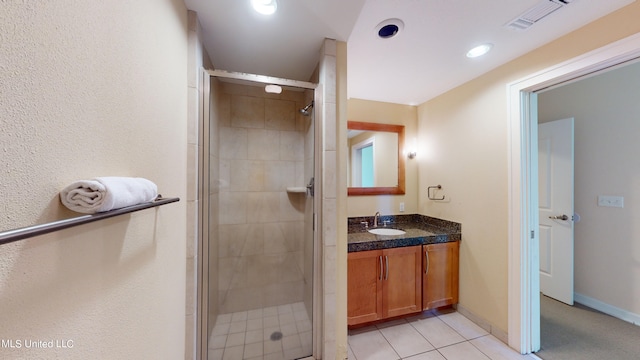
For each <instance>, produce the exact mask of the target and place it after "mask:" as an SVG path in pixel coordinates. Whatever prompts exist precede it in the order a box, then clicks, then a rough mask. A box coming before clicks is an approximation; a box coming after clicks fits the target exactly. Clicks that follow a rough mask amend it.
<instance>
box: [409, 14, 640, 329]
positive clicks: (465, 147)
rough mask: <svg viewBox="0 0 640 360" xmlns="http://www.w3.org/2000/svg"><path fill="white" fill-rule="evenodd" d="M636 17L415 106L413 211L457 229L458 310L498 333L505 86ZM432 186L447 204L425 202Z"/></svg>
mask: <svg viewBox="0 0 640 360" xmlns="http://www.w3.org/2000/svg"><path fill="white" fill-rule="evenodd" d="M638 16H640V2H634V3H633V4H631V5H629V6H626V7H625V8H622V9H621V10H619V11H616V12H614V13H612V14H610V15H608V16H605V17H603V18H601V19H600V20H597V21H595V22H593V23H591V24H589V25H587V26H585V27H583V28H581V29H579V30H577V31H574V32H572V33H570V34H568V35H566V36H564V37H562V38H560V39H558V40H556V41H553V42H551V43H549V44H547V45H545V46H543V47H541V48H539V49H537V50H535V51H533V52H531V53H529V54H527V55H525V56H523V57H521V58H518V59H516V60H514V61H512V62H510V63H508V64H506V65H504V66H501V67H499V68H497V69H495V70H493V71H491V72H489V73H487V74H485V75H483V76H481V77H479V78H477V79H475V80H473V81H470V82H468V83H466V84H464V85H462V86H460V87H457V88H455V89H453V90H451V91H449V92H447V93H445V94H443V95H441V96H438V97H437V98H435V99H433V100H430V101H428V102H426V103H424V104H421V105H420V106H419V107H418V137H419V139H420V142H419V143H420V145H419V148H418V157H417V158H416V159H417V160H418V162H419V169H420V170H419V187H418V188H419V190H418V194H419V199H420V201H419V212H420V213H421V214H424V215H429V216H433V217H438V218H443V219H447V220H452V221H456V222H460V223H462V243H461V249H460V304H461V305H462V306H463V307H465V308H466V309H467V310H469V311H471V312H472V313H474V314H476V315H478V316H480V317H481V318H483V319H484V320H486V321H488V322H489V323H490V324H492V325H493V327H495V328H496V330H497V331H506V330H507V264H508V254H507V248H508V243H507V241H508V238H507V217H508V212H507V210H508V209H507V102H506V95H507V91H506V86H507V84H509V83H510V82H513V81H516V80H519V79H520V78H522V77H524V76H526V75H529V74H532V73H535V72H537V71H540V70H542V69H545V68H547V67H549V66H551V65H555V64H558V63H560V62H562V61H565V60H568V59H570V58H572V57H575V56H578V55H581V54H584V53H586V52H588V51H590V50H593V49H596V48H599V47H601V46H604V45H607V44H609V43H611V42H613V41H616V40H619V39H621V38H624V37H626V36H629V35H632V34H634V33H637V32H638V31H640V22H638V21H637V18H638ZM523 36H526V33H523ZM489 56H490V54H489ZM425 86H426V85H425ZM437 184H441V185H442V186H443V191H442V194H443V195H445V196H446V197H447V200H446V201H443V202H434V201H429V200H426V198H427V194H426V189H427V186H429V185H437Z"/></svg>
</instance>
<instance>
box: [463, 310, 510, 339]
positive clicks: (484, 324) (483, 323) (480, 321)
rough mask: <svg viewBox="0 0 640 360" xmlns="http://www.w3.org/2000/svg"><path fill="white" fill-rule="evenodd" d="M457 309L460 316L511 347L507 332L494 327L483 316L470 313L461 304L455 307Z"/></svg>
mask: <svg viewBox="0 0 640 360" xmlns="http://www.w3.org/2000/svg"><path fill="white" fill-rule="evenodd" d="M455 308H456V310H457V311H458V312H459V313H460V315H462V316H464V317H466V318H467V319H469V320H471V321H472V322H473V323H475V324H476V325H478V326H480V327H481V328H483V329H484V330H486V331H487V332H488V333H490V334H491V335H493V336H495V337H496V338H497V339H498V340H500V341H502V342H503V343H505V344H507V345H509V336H508V334H507V332H506V331H504V330H502V329H500V328H498V327H497V326H494V325H493V324H491V323H490V322H488V321H487V320H485V319H484V318H482V317H481V316H478V315H477V314H474V313H473V312H471V311H469V310H468V309H467V308H465V307H464V306H462V305H460V304H457V305H456V306H455Z"/></svg>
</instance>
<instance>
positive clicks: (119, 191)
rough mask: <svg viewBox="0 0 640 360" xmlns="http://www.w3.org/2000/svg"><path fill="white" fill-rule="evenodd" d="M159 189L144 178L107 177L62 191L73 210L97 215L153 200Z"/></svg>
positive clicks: (66, 203) (64, 198) (66, 202)
mask: <svg viewBox="0 0 640 360" xmlns="http://www.w3.org/2000/svg"><path fill="white" fill-rule="evenodd" d="M157 196H158V186H157V185H156V184H154V183H153V182H152V181H150V180H147V179H144V178H132V177H118V176H107V177H98V178H95V179H92V180H79V181H75V182H73V183H72V184H70V185H69V186H67V187H65V188H64V189H63V190H62V191H61V192H60V200H61V201H62V204H64V206H66V207H68V208H69V209H71V210H73V211H77V212H81V213H85V214H93V213H97V212H104V211H109V210H114V209H120V208H123V207H126V206H132V205H137V204H142V203H145V202H150V201H153V200H154V199H155V198H156V197H157Z"/></svg>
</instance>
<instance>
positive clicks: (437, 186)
mask: <svg viewBox="0 0 640 360" xmlns="http://www.w3.org/2000/svg"><path fill="white" fill-rule="evenodd" d="M431 189H438V190H440V189H442V185H436V186H429V187H428V188H427V198H429V200H435V201H442V200H444V195H442V197H440V198H437V197H434V196H433V195H431ZM438 190H436V191H438ZM434 194H435V191H434Z"/></svg>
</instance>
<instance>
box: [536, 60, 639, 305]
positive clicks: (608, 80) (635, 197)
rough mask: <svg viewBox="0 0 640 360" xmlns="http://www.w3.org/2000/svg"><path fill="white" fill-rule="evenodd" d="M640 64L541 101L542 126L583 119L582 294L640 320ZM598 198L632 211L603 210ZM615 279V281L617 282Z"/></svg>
mask: <svg viewBox="0 0 640 360" xmlns="http://www.w3.org/2000/svg"><path fill="white" fill-rule="evenodd" d="M639 84H640V63H636V64H633V65H630V66H627V67H624V68H621V69H617V70H614V71H611V72H606V73H604V74H601V75H598V76H595V77H591V78H587V79H584V80H581V81H578V82H575V83H572V84H569V85H566V86H562V87H559V88H556V89H553V90H550V91H547V92H543V93H541V94H540V96H539V97H538V109H539V110H538V119H539V121H540V122H547V121H553V120H558V119H564V118H568V117H574V118H575V166H574V168H575V190H574V194H575V201H574V203H575V205H574V206H575V211H576V212H577V213H578V214H580V216H581V221H580V222H578V223H576V224H575V242H574V244H575V245H574V249H575V291H576V292H577V293H579V294H582V295H585V296H588V297H590V298H593V299H596V300H599V301H602V302H604V303H606V304H609V305H612V306H615V307H617V308H620V309H623V310H626V311H629V312H632V313H635V314H640V302H638V299H640V286H639V284H640V282H639V281H638V279H640V266H639V265H638V259H640V242H639V240H640V227H639V226H638V221H637V218H638V214H637V209H638V207H639V206H640V193H638V189H640V158H638V154H640V143H639V142H638V134H640V115H639V114H640V102H638V99H637V94H638V86H639ZM598 195H615V196H623V197H624V208H610V207H599V206H597V198H598ZM612 279H615V281H612Z"/></svg>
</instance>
